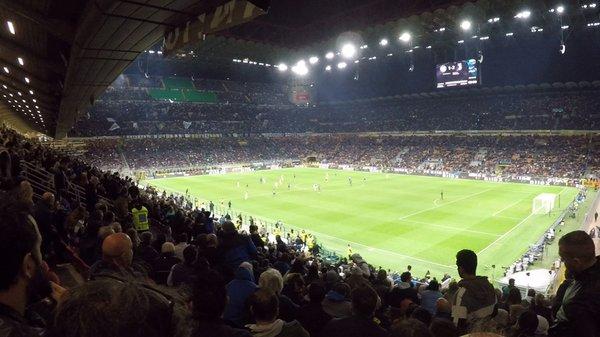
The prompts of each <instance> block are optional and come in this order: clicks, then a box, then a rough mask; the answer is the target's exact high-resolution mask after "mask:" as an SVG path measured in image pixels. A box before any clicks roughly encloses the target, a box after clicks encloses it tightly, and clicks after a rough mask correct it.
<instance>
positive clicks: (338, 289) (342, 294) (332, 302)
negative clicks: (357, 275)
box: [321, 271, 352, 318]
mask: <svg viewBox="0 0 600 337" xmlns="http://www.w3.org/2000/svg"><path fill="white" fill-rule="evenodd" d="M327 273H328V274H329V272H327ZM334 273H335V271H334ZM336 275H337V274H336ZM349 294H350V287H349V286H348V285H347V284H346V283H343V282H338V283H336V284H335V285H334V286H333V288H332V289H331V290H330V291H328V292H327V294H326V295H325V299H324V300H323V302H321V303H322V305H323V310H324V311H325V312H326V313H327V314H328V315H329V316H331V317H333V318H344V317H350V316H351V315H352V303H351V302H350V301H348V295H349Z"/></svg>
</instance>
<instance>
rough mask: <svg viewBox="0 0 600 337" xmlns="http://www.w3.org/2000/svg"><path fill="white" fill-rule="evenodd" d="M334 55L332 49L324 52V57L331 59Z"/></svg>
mask: <svg viewBox="0 0 600 337" xmlns="http://www.w3.org/2000/svg"><path fill="white" fill-rule="evenodd" d="M334 56H335V54H334V53H333V52H332V51H330V52H327V54H325V58H326V59H328V60H331V59H332V58H334Z"/></svg>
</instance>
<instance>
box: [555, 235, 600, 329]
mask: <svg viewBox="0 0 600 337" xmlns="http://www.w3.org/2000/svg"><path fill="white" fill-rule="evenodd" d="M558 247H559V255H560V257H561V259H562V260H563V261H564V263H565V266H566V267H567V270H569V272H570V273H572V275H573V281H572V282H571V283H570V285H569V287H568V288H567V289H566V291H565V293H564V295H563V296H562V299H560V303H561V306H560V308H559V309H558V312H557V313H556V321H555V325H554V326H553V327H552V328H551V329H550V331H549V335H550V336H562V337H570V336H577V337H592V336H599V335H600V320H598V319H597V318H598V317H600V262H599V261H598V259H597V258H596V255H595V246H594V242H593V241H592V239H591V238H590V236H589V235H588V234H587V233H586V232H584V231H574V232H570V233H568V234H565V235H564V236H563V237H562V238H560V240H559V241H558Z"/></svg>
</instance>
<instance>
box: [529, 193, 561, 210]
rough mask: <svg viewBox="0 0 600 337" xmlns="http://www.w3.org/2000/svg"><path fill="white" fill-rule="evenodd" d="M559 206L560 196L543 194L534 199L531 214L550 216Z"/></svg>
mask: <svg viewBox="0 0 600 337" xmlns="http://www.w3.org/2000/svg"><path fill="white" fill-rule="evenodd" d="M557 205H558V195H557V194H554V193H542V194H540V195H538V196H536V197H535V198H533V205H532V206H531V213H533V214H548V213H550V212H551V211H552V210H554V207H556V206H557Z"/></svg>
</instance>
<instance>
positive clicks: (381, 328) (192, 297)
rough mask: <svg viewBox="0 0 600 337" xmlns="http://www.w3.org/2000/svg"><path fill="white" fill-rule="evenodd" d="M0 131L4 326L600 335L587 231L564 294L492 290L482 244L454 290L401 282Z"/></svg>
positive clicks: (104, 332)
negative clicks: (480, 263)
mask: <svg viewBox="0 0 600 337" xmlns="http://www.w3.org/2000/svg"><path fill="white" fill-rule="evenodd" d="M0 141H1V142H0V145H1V146H0V168H1V170H0V173H1V177H0V178H1V181H0V250H1V251H0V254H1V256H2V259H0V268H1V269H2V274H1V275H2V277H1V278H0V279H1V283H0V336H10V337H15V336H40V335H50V336H56V337H62V336H69V337H70V336H73V337H75V336H77V337H99V336H115V337H121V336H123V337H124V336H127V337H136V336H140V337H141V336H157V337H158V336H161V337H162V336H165V337H166V336H198V337H200V336H210V337H217V336H218V337H228V336H238V337H239V336H254V337H271V336H273V337H275V336H280V337H285V336H291V337H296V336H298V337H307V336H317V337H318V336H323V337H325V336H327V337H329V336H332V337H337V336H340V337H353V336H361V337H362V336H391V337H409V336H413V337H414V336H423V337H441V336H461V335H469V334H470V335H472V336H475V333H479V332H486V333H489V334H491V336H497V335H499V336H519V337H525V336H528V337H534V336H546V335H549V336H560V337H571V336H573V337H575V336H577V337H594V336H598V335H600V324H599V322H600V321H598V320H597V317H598V315H600V305H598V303H599V301H600V298H599V296H600V262H599V261H597V260H596V258H595V256H594V243H593V242H592V240H591V238H590V237H589V236H588V235H587V233H585V232H581V231H575V232H571V233H569V234H566V235H564V236H563V237H562V238H561V239H560V241H559V247H560V255H561V258H562V260H563V261H564V263H565V265H566V267H567V270H568V271H569V278H568V280H567V281H565V282H564V283H563V284H562V285H561V289H559V292H558V295H557V296H556V298H546V297H545V296H544V295H543V294H531V293H530V294H528V296H527V297H524V296H523V297H521V293H520V292H519V290H518V289H517V288H514V287H510V286H509V287H508V288H507V289H503V290H501V289H495V288H494V286H493V285H492V284H491V283H490V282H489V281H488V280H487V278H486V277H482V276H477V255H476V254H475V253H474V252H472V251H470V250H461V251H459V252H457V254H456V266H457V271H458V274H459V276H460V280H458V282H457V281H451V282H450V283H449V286H448V287H444V288H442V287H440V284H441V283H442V281H446V279H447V278H448V276H447V275H444V276H443V278H442V277H441V275H439V276H440V278H439V279H437V278H435V277H433V276H432V275H427V276H426V277H425V278H424V279H419V280H418V282H417V279H416V278H413V275H411V273H410V266H409V267H407V270H406V271H405V272H404V273H402V275H401V277H400V279H399V280H394V279H392V278H390V275H388V274H387V272H386V270H384V269H376V268H375V267H373V266H371V265H369V264H368V262H367V261H365V260H364V259H363V258H362V257H361V256H360V255H359V254H352V255H350V256H348V257H347V258H344V259H341V260H339V261H337V262H335V263H330V262H327V260H325V259H322V258H320V256H319V253H318V252H319V249H318V246H314V245H312V246H311V245H309V246H310V247H311V248H310V249H308V250H307V249H306V248H304V247H305V246H306V244H305V242H306V241H308V239H306V238H305V239H303V237H302V236H301V234H298V237H297V240H296V241H295V242H294V244H292V243H289V242H288V243H285V242H283V241H282V240H281V238H280V237H277V236H276V239H275V240H274V241H272V240H270V239H269V236H267V235H265V234H266V233H264V232H263V231H264V229H263V228H260V229H258V228H257V227H256V225H255V224H250V233H251V235H248V234H246V233H245V232H244V231H240V229H239V228H240V227H239V225H241V224H239V223H235V224H234V222H232V221H231V220H229V219H228V217H227V216H222V217H221V218H220V219H218V220H217V219H215V218H214V214H211V212H210V211H209V210H204V209H193V208H191V207H182V206H181V201H180V200H178V199H177V197H173V196H167V195H166V194H165V193H163V194H162V195H160V194H158V193H156V192H155V191H153V190H151V189H140V188H138V186H136V184H135V183H134V181H133V180H132V179H130V178H127V177H121V176H120V175H119V174H118V173H109V172H104V171H101V170H99V169H97V168H95V167H93V166H90V165H88V164H87V163H86V162H85V161H83V160H82V159H81V158H72V157H69V156H66V155H61V154H58V153H56V152H54V150H52V149H50V148H48V147H45V146H44V145H42V144H40V143H38V142H37V141H34V140H28V139H25V138H23V137H21V136H20V135H18V134H17V133H15V132H14V131H11V130H9V129H6V128H2V129H0ZM24 162H28V163H29V164H31V165H33V166H37V167H39V168H41V169H45V170H47V171H50V172H52V173H53V176H54V182H53V186H54V188H55V189H53V190H39V187H35V188H33V187H32V185H31V184H30V183H29V182H28V181H27V180H26V179H24V178H23V175H22V166H23V164H24ZM69 184H76V185H80V186H81V187H83V188H84V189H85V191H86V195H85V200H80V201H77V200H74V199H73V198H71V197H70V195H69V194H68V193H65V187H66V186H68V185H69ZM34 195H37V196H41V197H40V198H37V197H36V198H34ZM236 222H237V221H236ZM298 240H299V241H298ZM303 240H304V241H305V242H303ZM73 261H78V264H77V265H78V266H79V267H78V271H79V272H80V273H81V275H82V276H83V277H84V278H85V280H86V281H85V282H83V283H81V284H79V285H75V286H72V287H70V288H68V289H67V288H66V285H65V284H64V283H63V282H62V280H61V278H60V276H59V274H57V273H56V270H58V266H59V265H60V264H62V263H64V262H73ZM550 326H551V328H549V327H550Z"/></svg>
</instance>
